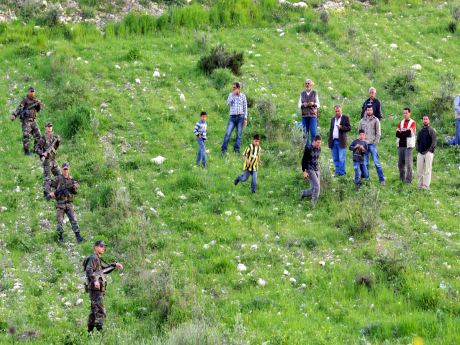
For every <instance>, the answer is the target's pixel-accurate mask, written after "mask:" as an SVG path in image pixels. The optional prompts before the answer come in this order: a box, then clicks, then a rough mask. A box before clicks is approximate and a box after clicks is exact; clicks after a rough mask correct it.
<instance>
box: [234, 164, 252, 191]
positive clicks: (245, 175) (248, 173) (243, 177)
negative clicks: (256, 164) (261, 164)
mask: <svg viewBox="0 0 460 345" xmlns="http://www.w3.org/2000/svg"><path fill="white" fill-rule="evenodd" d="M251 175H252V180H251V191H252V192H253V193H255V192H256V187H257V171H249V170H245V171H244V173H242V174H241V175H240V176H238V177H237V178H236V179H237V180H239V181H241V182H244V181H246V180H247V179H248V178H249V176H251Z"/></svg>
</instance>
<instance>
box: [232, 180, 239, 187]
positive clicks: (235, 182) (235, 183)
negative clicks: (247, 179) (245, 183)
mask: <svg viewBox="0 0 460 345" xmlns="http://www.w3.org/2000/svg"><path fill="white" fill-rule="evenodd" d="M239 182H240V179H239V178H236V179H235V181H233V184H234V185H235V186H236V185H237V184H238V183H239Z"/></svg>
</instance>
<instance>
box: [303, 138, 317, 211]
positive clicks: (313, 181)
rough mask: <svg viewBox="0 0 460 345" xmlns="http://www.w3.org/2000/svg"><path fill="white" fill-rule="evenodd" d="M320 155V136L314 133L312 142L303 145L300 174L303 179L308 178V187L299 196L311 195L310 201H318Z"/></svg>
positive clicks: (313, 202)
mask: <svg viewBox="0 0 460 345" xmlns="http://www.w3.org/2000/svg"><path fill="white" fill-rule="evenodd" d="M320 155H321V136H320V135H316V136H315V137H314V138H313V143H312V144H311V145H309V146H307V147H305V149H304V152H303V157H302V174H303V178H304V179H305V180H310V188H309V189H305V190H303V191H301V192H300V198H301V199H303V198H306V197H309V196H311V203H312V204H313V205H315V204H316V203H317V202H318V197H319V192H320V189H321V184H320V173H319V157H320Z"/></svg>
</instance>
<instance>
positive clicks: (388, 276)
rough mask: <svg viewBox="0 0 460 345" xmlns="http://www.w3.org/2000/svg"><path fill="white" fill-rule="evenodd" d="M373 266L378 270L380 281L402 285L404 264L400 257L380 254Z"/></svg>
mask: <svg viewBox="0 0 460 345" xmlns="http://www.w3.org/2000/svg"><path fill="white" fill-rule="evenodd" d="M375 266H376V268H377V269H378V271H379V280H380V282H382V283H385V284H389V285H393V286H394V285H396V286H397V287H402V284H403V283H404V272H405V270H406V266H405V264H404V262H403V261H402V260H401V259H396V258H394V257H391V256H385V255H381V256H379V257H378V258H377V259H376V260H375Z"/></svg>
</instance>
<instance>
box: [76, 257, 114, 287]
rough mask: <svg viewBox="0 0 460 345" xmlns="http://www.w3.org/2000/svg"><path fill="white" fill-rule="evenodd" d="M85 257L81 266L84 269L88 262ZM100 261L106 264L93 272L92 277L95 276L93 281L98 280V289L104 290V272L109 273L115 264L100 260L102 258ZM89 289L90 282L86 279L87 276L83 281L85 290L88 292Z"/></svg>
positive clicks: (105, 284) (105, 285) (105, 280)
mask: <svg viewBox="0 0 460 345" xmlns="http://www.w3.org/2000/svg"><path fill="white" fill-rule="evenodd" d="M87 259H88V258H87ZM87 259H85V261H84V262H83V268H84V269H85V270H86V265H87V264H88V261H87ZM101 262H102V263H104V264H106V265H107V266H106V267H104V268H103V269H101V270H99V271H96V272H94V277H95V281H97V282H99V286H100V288H99V289H100V291H101V292H104V291H105V289H106V288H107V279H106V278H105V274H109V273H111V272H112V271H113V270H114V269H115V268H116V267H117V266H116V264H107V263H105V262H104V261H102V259H101ZM89 289H90V282H89V281H88V278H87V279H86V281H85V291H86V292H88V291H89Z"/></svg>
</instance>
